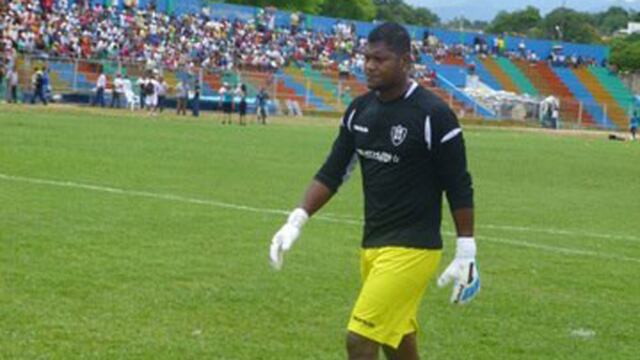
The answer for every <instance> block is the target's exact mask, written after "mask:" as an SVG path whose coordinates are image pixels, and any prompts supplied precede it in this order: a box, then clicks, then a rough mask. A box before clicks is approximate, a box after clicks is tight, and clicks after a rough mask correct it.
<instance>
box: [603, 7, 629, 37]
mask: <svg viewBox="0 0 640 360" xmlns="http://www.w3.org/2000/svg"><path fill="white" fill-rule="evenodd" d="M594 18H595V22H596V25H597V27H598V31H599V32H600V33H601V34H602V35H612V34H613V33H614V32H615V31H616V30H620V29H624V28H626V27H627V23H628V22H629V21H630V20H631V14H629V12H627V10H625V9H623V8H621V7H619V6H612V7H610V8H609V9H608V10H607V11H604V12H601V13H598V14H595V15H594Z"/></svg>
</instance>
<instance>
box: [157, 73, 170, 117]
mask: <svg viewBox="0 0 640 360" xmlns="http://www.w3.org/2000/svg"><path fill="white" fill-rule="evenodd" d="M168 90H169V84H167V82H166V81H165V80H164V77H162V76H160V77H159V78H158V106H157V108H158V111H159V112H163V111H164V106H165V102H166V101H167V91H168Z"/></svg>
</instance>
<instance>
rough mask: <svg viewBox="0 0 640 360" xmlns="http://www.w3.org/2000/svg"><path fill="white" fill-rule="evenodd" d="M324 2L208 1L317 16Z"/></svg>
mask: <svg viewBox="0 0 640 360" xmlns="http://www.w3.org/2000/svg"><path fill="white" fill-rule="evenodd" d="M324 1H325V0H221V1H211V0H210V1H208V2H210V3H216V2H217V3H220V2H224V3H228V4H238V5H249V6H259V7H266V6H274V7H276V8H278V9H283V10H293V11H303V12H305V13H308V14H318V12H319V11H320V9H321V6H322V4H323V3H324Z"/></svg>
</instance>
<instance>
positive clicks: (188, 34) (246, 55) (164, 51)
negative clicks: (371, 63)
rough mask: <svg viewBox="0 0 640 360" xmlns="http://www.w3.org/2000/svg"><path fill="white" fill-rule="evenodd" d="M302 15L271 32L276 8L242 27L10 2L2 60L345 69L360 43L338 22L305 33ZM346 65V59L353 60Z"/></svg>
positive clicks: (1, 33) (152, 13)
mask: <svg viewBox="0 0 640 360" xmlns="http://www.w3.org/2000/svg"><path fill="white" fill-rule="evenodd" d="M305 23H306V21H305V18H304V14H300V13H294V14H292V16H291V26H287V27H276V26H275V9H273V8H266V9H264V10H261V11H260V12H258V13H257V14H256V16H255V17H254V18H253V19H251V20H249V21H240V20H234V21H230V20H228V19H224V18H216V17H214V16H211V15H210V14H209V12H208V9H207V8H205V9H203V10H202V11H201V12H200V13H191V14H184V15H180V16H173V15H168V14H166V13H162V12H159V11H157V10H156V9H155V8H154V7H153V6H150V7H148V8H146V9H137V8H135V7H131V8H125V9H118V8H117V7H104V6H102V5H99V4H97V5H94V6H89V5H83V2H73V3H72V4H69V2H67V1H65V0H61V1H56V2H53V1H32V0H11V1H8V3H6V4H5V5H4V6H3V8H2V9H0V47H1V50H2V51H3V53H4V57H5V58H6V59H12V58H13V57H14V56H15V54H16V53H28V54H34V55H37V56H41V57H50V58H80V59H110V60H118V61H121V62H125V63H145V64H146V65H147V66H148V67H149V68H157V67H162V68H165V69H169V70H173V69H178V68H181V69H185V68H187V69H188V68H189V67H204V68H209V69H220V70H226V69H231V68H234V67H237V68H243V67H244V68H253V69H258V70H277V69H279V68H281V67H282V66H285V65H286V64H289V63H291V62H301V63H312V64H313V65H314V66H317V67H334V68H337V67H338V64H341V63H344V62H346V63H347V64H348V65H349V67H350V68H351V67H352V63H354V64H355V63H357V62H356V60H360V62H359V63H360V65H362V64H363V63H364V61H363V59H362V58H361V57H358V56H355V54H356V50H357V49H358V48H359V47H362V46H363V45H364V43H365V40H364V39H362V38H360V39H358V38H357V37H356V36H355V32H354V28H353V27H352V26H350V25H347V24H346V23H342V22H338V23H337V24H336V26H335V31H334V33H332V34H327V33H322V32H312V31H310V30H308V29H307V28H306V27H305V26H304V24H305ZM352 60H353V61H352Z"/></svg>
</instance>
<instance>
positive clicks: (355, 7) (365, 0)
mask: <svg viewBox="0 0 640 360" xmlns="http://www.w3.org/2000/svg"><path fill="white" fill-rule="evenodd" d="M320 14H322V15H324V16H331V17H337V18H347V19H355V20H362V21H371V20H373V19H374V18H375V16H376V7H375V5H374V4H373V1H372V0H333V1H325V2H324V3H323V4H322V7H321V9H320Z"/></svg>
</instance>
